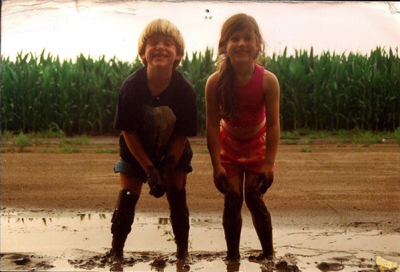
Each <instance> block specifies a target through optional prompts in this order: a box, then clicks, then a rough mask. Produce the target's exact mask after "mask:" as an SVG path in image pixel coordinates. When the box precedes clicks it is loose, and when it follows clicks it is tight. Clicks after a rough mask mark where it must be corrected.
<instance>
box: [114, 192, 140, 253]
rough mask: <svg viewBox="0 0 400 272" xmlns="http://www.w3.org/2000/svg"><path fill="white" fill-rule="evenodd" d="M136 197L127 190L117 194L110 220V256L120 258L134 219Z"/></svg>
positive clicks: (137, 197)
mask: <svg viewBox="0 0 400 272" xmlns="http://www.w3.org/2000/svg"><path fill="white" fill-rule="evenodd" d="M138 199H139V196H138V195H134V194H131V192H130V191H128V190H125V189H124V190H121V191H120V192H119V196H118V201H117V205H116V208H115V211H114V213H113V217H112V219H111V222H112V225H111V233H112V234H113V238H112V248H111V251H110V253H111V256H112V257H117V258H122V257H123V249H124V245H125V241H126V238H127V237H128V234H129V233H130V232H131V226H132V223H133V220H134V217H135V206H136V203H137V201H138Z"/></svg>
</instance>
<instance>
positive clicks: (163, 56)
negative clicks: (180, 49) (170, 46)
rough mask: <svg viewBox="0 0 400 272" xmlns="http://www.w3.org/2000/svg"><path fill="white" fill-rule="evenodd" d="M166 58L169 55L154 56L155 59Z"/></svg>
mask: <svg viewBox="0 0 400 272" xmlns="http://www.w3.org/2000/svg"><path fill="white" fill-rule="evenodd" d="M166 57H167V55H154V58H156V59H164V58H166Z"/></svg>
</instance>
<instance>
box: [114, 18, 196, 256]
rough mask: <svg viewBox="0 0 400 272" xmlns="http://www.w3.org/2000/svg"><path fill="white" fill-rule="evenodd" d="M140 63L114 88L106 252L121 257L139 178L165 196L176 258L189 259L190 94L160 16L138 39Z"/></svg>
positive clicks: (174, 38) (174, 36)
mask: <svg viewBox="0 0 400 272" xmlns="http://www.w3.org/2000/svg"><path fill="white" fill-rule="evenodd" d="M138 54H139V56H140V58H141V60H142V63H143V64H144V67H143V68H141V69H139V70H137V71H136V72H134V73H133V74H132V75H130V76H129V77H128V78H127V79H126V80H125V81H124V83H123V84H122V86H121V88H120V91H119V98H118V107H117V111H116V115H115V121H114V128H116V129H120V130H121V131H122V132H121V134H120V139H119V142H120V157H121V158H120V160H119V161H118V162H117V163H116V165H115V167H114V172H115V173H120V186H121V190H120V192H119V197H118V201H117V205H116V208H115V211H114V214H113V217H112V220H111V222H112V226H111V232H112V234H113V240H112V249H111V252H110V253H111V256H112V257H114V258H117V259H122V258H123V248H124V244H125V241H126V238H127V236H128V234H129V233H130V231H131V225H132V223H133V220H134V215H135V206H136V203H137V201H138V199H139V197H140V193H141V190H142V185H143V183H146V182H147V183H148V184H149V187H150V194H151V195H153V196H154V197H156V198H159V197H162V196H163V195H164V194H165V193H166V195H167V199H168V203H169V207H170V212H171V214H170V219H171V225H172V229H173V232H174V235H175V242H176V244H177V253H176V257H177V259H178V260H186V259H188V258H189V253H188V236H189V211H188V208H187V204H186V189H185V185H186V177H187V174H188V173H189V172H191V171H192V167H191V159H192V156H193V153H192V149H191V147H190V144H189V141H188V137H190V136H195V135H196V132H197V107H196V95H195V92H194V90H193V87H192V85H191V84H190V83H189V82H188V81H187V80H186V79H185V78H184V77H183V75H182V74H180V73H179V72H178V71H177V70H176V68H177V67H178V66H179V64H180V61H181V60H182V58H183V54H184V41H183V38H182V35H181V33H180V31H179V30H178V28H177V27H176V26H175V25H174V24H172V23H171V22H169V21H167V20H164V19H156V20H154V21H152V22H150V23H149V24H148V25H147V26H146V28H145V29H144V31H143V32H142V34H141V36H140V38H139V46H138Z"/></svg>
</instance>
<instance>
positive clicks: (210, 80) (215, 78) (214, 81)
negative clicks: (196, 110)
mask: <svg viewBox="0 0 400 272" xmlns="http://www.w3.org/2000/svg"><path fill="white" fill-rule="evenodd" d="M219 76H220V73H219V71H217V72H214V73H212V74H211V75H210V76H209V77H208V79H207V85H215V84H217V81H218V79H219Z"/></svg>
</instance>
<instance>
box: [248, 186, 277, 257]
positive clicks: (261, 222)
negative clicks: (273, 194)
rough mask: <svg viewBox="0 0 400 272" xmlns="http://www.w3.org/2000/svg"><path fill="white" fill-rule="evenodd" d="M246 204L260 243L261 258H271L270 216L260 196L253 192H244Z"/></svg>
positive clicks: (272, 250) (272, 249)
mask: <svg viewBox="0 0 400 272" xmlns="http://www.w3.org/2000/svg"><path fill="white" fill-rule="evenodd" d="M246 204H247V207H248V208H249V210H250V212H251V216H252V219H253V225H254V228H255V229H256V232H257V235H258V239H259V240H260V243H261V247H262V250H263V257H264V258H273V256H274V248H273V240H272V223H271V215H270V213H269V212H268V209H267V206H266V205H265V203H264V201H263V199H262V194H261V193H260V192H257V191H255V190H250V191H248V192H246Z"/></svg>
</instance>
